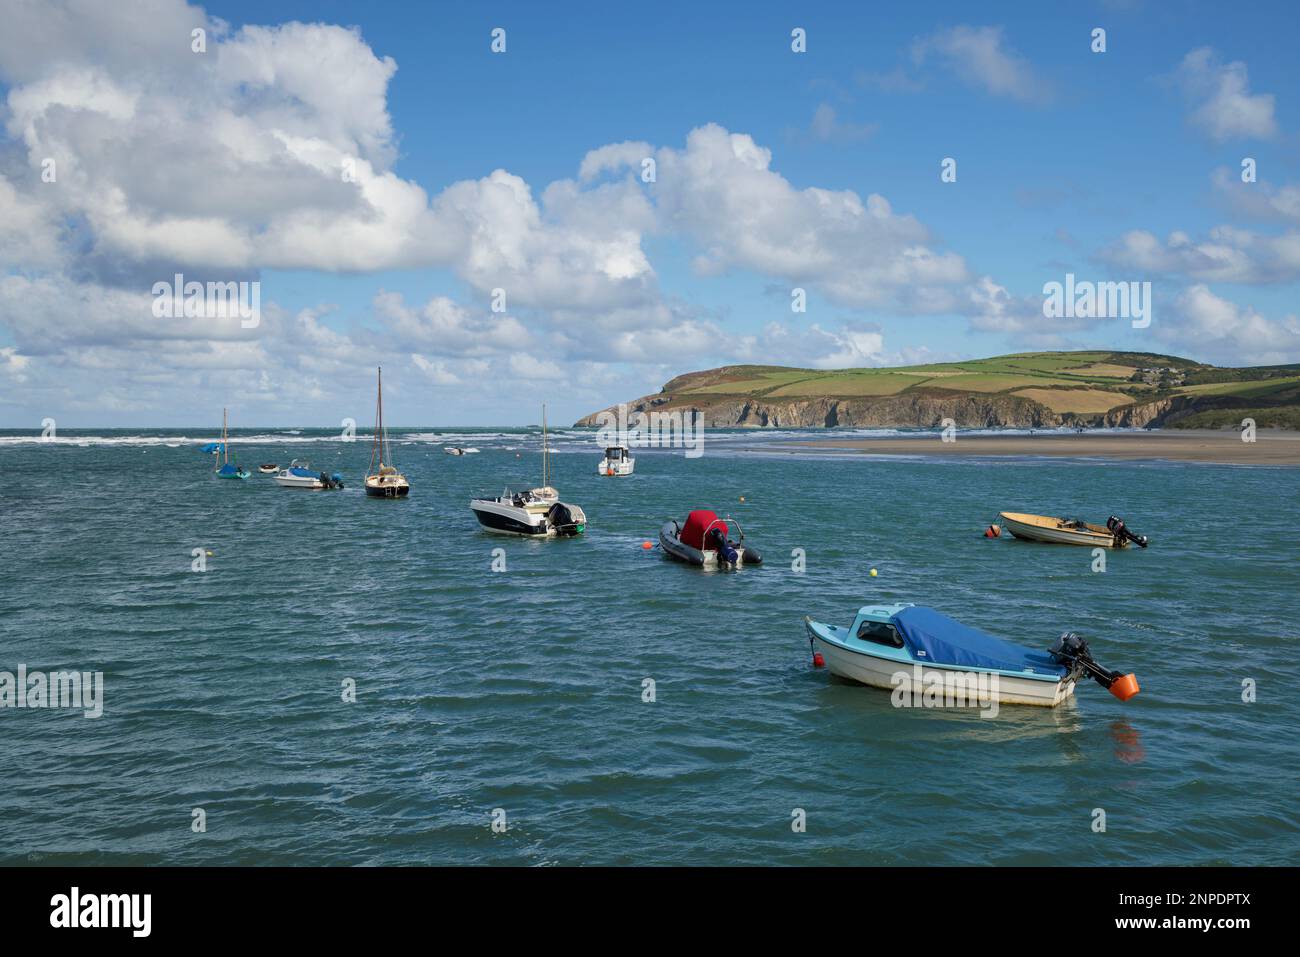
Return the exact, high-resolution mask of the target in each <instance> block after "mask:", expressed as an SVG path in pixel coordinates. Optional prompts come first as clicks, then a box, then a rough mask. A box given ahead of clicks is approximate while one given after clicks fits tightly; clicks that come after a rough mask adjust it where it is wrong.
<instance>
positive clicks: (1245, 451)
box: [782, 430, 1300, 466]
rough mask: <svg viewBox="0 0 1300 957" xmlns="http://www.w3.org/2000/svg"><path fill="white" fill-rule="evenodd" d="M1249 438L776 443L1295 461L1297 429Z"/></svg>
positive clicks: (1075, 435) (1299, 456)
mask: <svg viewBox="0 0 1300 957" xmlns="http://www.w3.org/2000/svg"><path fill="white" fill-rule="evenodd" d="M1255 438H1256V440H1255V441H1254V442H1243V441H1242V440H1241V433H1240V432H1235V431H1233V432H1226V431H1209V430H1188V431H1170V432H1164V431H1155V430H1153V431H1150V432H1115V433H1104V434H1090V433H1087V432H1071V433H1065V434H1061V433H1047V432H1045V433H1043V434H1041V435H1015V436H1000V435H969V436H963V435H962V434H961V433H960V432H959V433H957V436H956V438H955V439H954V441H952V442H944V441H942V439H941V438H940V436H939V434H938V433H928V434H925V435H918V436H915V437H907V438H888V439H818V440H815V441H810V442H796V443H790V444H787V445H784V446H782V447H783V448H787V449H789V448H798V449H801V450H809V449H811V450H821V451H839V452H856V453H859V454H866V455H925V456H941V457H944V458H949V457H962V456H969V457H972V458H974V457H981V456H992V457H1003V456H1016V457H1047V458H1061V457H1072V458H1106V459H1113V460H1115V461H1139V460H1143V459H1156V460H1164V461H1169V462H1202V463H1207V464H1217V465H1271V466H1278V465H1291V466H1294V465H1300V432H1290V431H1284V430H1276V431H1274V430H1267V431H1265V430H1260V431H1259V432H1257V433H1256V436H1255Z"/></svg>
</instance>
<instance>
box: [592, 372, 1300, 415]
mask: <svg viewBox="0 0 1300 957" xmlns="http://www.w3.org/2000/svg"><path fill="white" fill-rule="evenodd" d="M1298 381H1300V367H1293V366H1279V367H1260V368H1257V369H1219V368H1217V367H1214V366H1207V365H1204V364H1200V363H1195V362H1192V361H1190V360H1187V359H1179V358H1176V357H1169V356H1156V355H1151V354H1144V353H1139V354H1131V353H1031V354H1024V355H1017V356H1005V357H1000V358H997V359H983V360H975V361H972V362H964V363H957V364H952V365H932V366H915V367H904V368H899V369H849V370H834V371H824V370H810V369H790V368H785V367H780V366H724V367H722V368H718V369H710V370H706V371H703V372H691V373H687V374H685V375H681V376H677V377H676V378H674V379H672V380H671V381H670V382H668V383H666V384H665V385H664V387H663V389H662V390H661V391H660V392H658V393H655V394H653V395H646V396H642V397H641V398H639V399H633V400H631V401H629V402H627V403H626V404H625V405H626V413H625V414H626V415H628V416H632V415H635V414H636V413H647V414H648V413H652V412H659V413H672V414H681V415H683V416H684V417H685V418H687V419H688V420H689V419H690V417H691V416H692V415H695V416H698V419H699V421H700V422H701V423H702V424H703V425H705V426H706V427H708V428H800V429H806V428H834V427H843V428H916V429H933V428H941V427H942V426H943V425H944V420H945V419H951V420H952V422H953V423H954V424H955V425H956V427H957V428H962V429H971V428H988V429H996V428H1007V429H1034V428H1059V427H1082V428H1153V427H1161V426H1169V425H1174V426H1176V425H1178V424H1179V423H1180V422H1187V423H1188V424H1196V425H1201V424H1202V423H1203V421H1204V420H1205V414H1206V413H1207V412H1208V411H1214V412H1216V413H1220V415H1219V416H1218V417H1219V418H1220V419H1222V422H1221V423H1220V425H1221V426H1226V425H1230V424H1232V422H1233V421H1234V418H1233V417H1234V416H1235V415H1237V413H1242V414H1249V413H1251V412H1254V413H1256V414H1259V415H1262V416H1263V417H1264V419H1265V420H1268V419H1269V418H1270V417H1275V418H1278V417H1280V421H1279V422H1278V424H1285V422H1286V420H1287V417H1288V416H1291V415H1294V414H1295V411H1296V405H1297V402H1298V400H1297V395H1296V392H1297V388H1298V386H1297V382H1298ZM618 409H619V407H618V406H610V407H609V408H606V409H602V410H600V411H599V412H593V413H592V414H590V415H587V416H584V417H583V418H581V419H579V420H578V422H577V423H576V424H577V425H579V426H598V425H601V424H602V420H603V418H604V417H607V416H609V415H613V416H615V417H617V415H618ZM1238 418H1240V416H1238ZM606 421H607V419H606ZM1260 424H1261V426H1262V425H1265V424H1266V422H1263V421H1262V422H1261V423H1260Z"/></svg>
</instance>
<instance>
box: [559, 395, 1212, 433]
mask: <svg viewBox="0 0 1300 957" xmlns="http://www.w3.org/2000/svg"><path fill="white" fill-rule="evenodd" d="M1187 404H1188V403H1187V401H1186V399H1185V398H1184V397H1182V396H1178V397H1173V398H1167V399H1160V400H1157V401H1155V402H1148V403H1144V404H1141V405H1129V406H1124V407H1123V408H1120V409H1112V410H1111V411H1110V412H1106V413H1098V414H1095V415H1073V414H1066V415H1061V414H1059V413H1056V412H1053V411H1052V410H1051V409H1049V408H1047V407H1046V406H1044V405H1042V404H1040V403H1038V402H1034V401H1033V400H1031V399H1026V398H1024V397H1023V396H1016V395H1003V394H994V395H981V394H976V393H966V394H959V395H951V396H948V395H939V394H925V393H922V394H912V393H909V394H906V395H897V396H864V397H862V398H813V399H780V400H769V399H757V398H748V397H740V398H737V397H734V396H719V397H718V399H717V400H716V401H714V400H709V399H706V398H704V397H702V396H699V395H695V396H681V397H674V396H672V395H671V394H668V393H660V394H658V395H648V396H644V397H642V398H640V399H637V400H635V401H633V402H629V403H628V404H627V410H628V411H627V414H628V415H629V416H630V415H632V414H634V413H637V412H644V413H650V412H655V411H658V412H674V413H676V412H680V413H682V414H683V415H684V416H685V417H686V418H687V419H688V420H689V418H690V415H691V413H696V414H698V415H699V416H700V421H701V422H703V424H704V425H705V426H706V427H707V428H714V429H730V428H744V427H754V428H832V427H834V426H842V427H848V428H918V429H931V428H940V427H941V426H942V424H943V420H944V419H952V420H953V422H955V423H956V425H957V428H961V429H972V428H985V429H997V428H1004V429H1038V428H1054V427H1057V426H1062V425H1088V426H1094V427H1096V426H1105V427H1111V428H1125V427H1127V428H1144V427H1146V426H1148V425H1152V424H1158V423H1159V422H1160V421H1161V420H1162V419H1163V418H1164V417H1165V416H1167V415H1169V414H1170V413H1172V412H1176V411H1179V410H1181V409H1183V408H1184V407H1185V406H1186V405H1187ZM606 413H608V414H611V415H617V413H618V407H617V406H611V407H610V408H608V409H604V410H602V411H601V412H595V413H593V414H591V415H588V416H586V417H584V418H582V419H579V420H578V422H577V423H576V424H577V425H579V426H584V425H585V426H598V425H600V424H601V422H600V416H601V415H602V414H606Z"/></svg>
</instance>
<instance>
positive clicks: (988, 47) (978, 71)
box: [912, 25, 1049, 103]
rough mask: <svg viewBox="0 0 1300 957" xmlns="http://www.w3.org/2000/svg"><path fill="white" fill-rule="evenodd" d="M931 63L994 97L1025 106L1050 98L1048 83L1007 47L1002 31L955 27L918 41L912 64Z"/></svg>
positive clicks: (913, 48) (999, 28) (997, 29)
mask: <svg viewBox="0 0 1300 957" xmlns="http://www.w3.org/2000/svg"><path fill="white" fill-rule="evenodd" d="M930 59H938V60H940V61H941V62H942V63H943V64H944V65H945V66H947V67H948V68H949V69H951V70H952V71H953V72H954V73H956V74H957V75H958V76H959V77H960V78H961V79H962V80H964V81H965V82H967V83H969V84H970V85H972V86H975V87H977V88H979V89H982V90H984V91H985V92H986V93H989V94H991V95H993V96H1006V97H1010V98H1011V99H1014V100H1020V101H1022V102H1025V103H1033V102H1041V101H1043V100H1045V99H1047V98H1048V96H1049V92H1048V85H1047V83H1046V82H1045V81H1044V80H1043V79H1042V77H1040V76H1038V75H1037V74H1036V73H1035V71H1034V69H1033V68H1032V67H1031V66H1030V65H1029V61H1028V60H1026V59H1025V58H1024V57H1022V56H1021V55H1020V54H1019V53H1017V52H1016V51H1015V50H1013V49H1012V48H1011V47H1010V46H1009V45H1008V44H1007V43H1006V38H1005V37H1004V36H1003V33H1002V28H1001V27H972V26H964V25H963V26H956V27H952V28H950V29H947V30H940V31H939V32H937V33H934V34H932V35H930V36H928V37H922V38H920V39H918V40H916V41H915V42H914V43H913V44H912V61H913V62H914V63H915V64H917V65H920V64H922V63H925V62H926V61H927V60H930Z"/></svg>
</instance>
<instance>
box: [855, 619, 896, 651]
mask: <svg viewBox="0 0 1300 957" xmlns="http://www.w3.org/2000/svg"><path fill="white" fill-rule="evenodd" d="M858 638H860V639H861V640H863V641H870V642H873V643H874V644H877V645H888V646H889V647H891V648H902V647H903V639H902V637H901V636H899V634H898V629H896V628H895V627H894V626H893V625H891V624H888V623H886V622H883V621H864V622H863V623H862V624H861V625H859V626H858Z"/></svg>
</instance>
